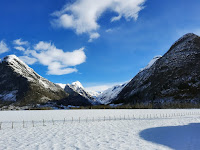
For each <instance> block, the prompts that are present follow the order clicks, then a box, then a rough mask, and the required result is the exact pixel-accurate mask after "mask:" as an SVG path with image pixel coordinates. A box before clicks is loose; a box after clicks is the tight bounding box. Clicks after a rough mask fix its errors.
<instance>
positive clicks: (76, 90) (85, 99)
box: [64, 81, 97, 105]
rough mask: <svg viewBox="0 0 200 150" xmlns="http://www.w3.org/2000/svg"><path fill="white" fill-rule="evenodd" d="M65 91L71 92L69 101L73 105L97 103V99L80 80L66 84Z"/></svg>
mask: <svg viewBox="0 0 200 150" xmlns="http://www.w3.org/2000/svg"><path fill="white" fill-rule="evenodd" d="M64 90H65V92H67V93H69V98H68V103H70V104H71V105H92V104H97V101H96V99H95V98H94V97H93V96H91V95H90V94H89V93H88V92H87V91H86V90H85V89H84V87H83V86H82V84H81V83H80V82H79V81H76V82H73V83H72V84H66V86H65V89H64Z"/></svg>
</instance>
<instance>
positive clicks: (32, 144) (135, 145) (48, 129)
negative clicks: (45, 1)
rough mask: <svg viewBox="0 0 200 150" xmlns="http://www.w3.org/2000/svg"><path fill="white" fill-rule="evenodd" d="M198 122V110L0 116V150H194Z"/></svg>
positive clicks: (4, 113)
mask: <svg viewBox="0 0 200 150" xmlns="http://www.w3.org/2000/svg"><path fill="white" fill-rule="evenodd" d="M133 115H134V118H133ZM104 116H105V121H104ZM109 116H110V120H109ZM124 116H125V119H124ZM72 117H73V121H72ZM79 117H80V122H79ZM93 117H94V120H93ZM114 117H115V118H116V120H115V119H114ZM64 118H65V122H64ZM120 118H121V119H120ZM43 119H44V125H45V126H43V121H42V120H43ZM52 119H53V121H52ZM23 120H24V128H23ZM32 120H34V127H33V125H32ZM28 121H30V122H28ZM199 121H200V110H199V109H185V110H178V109H175V110H173V109H171V110H170V109H168V110H166V109H165V110H150V109H148V110H131V109H126V110H124V109H120V110H116V109H113V110H49V111H1V112H0V122H2V124H1V130H0V150H5V149H12V150H18V149H37V150H46V149H55V150H60V149H67V150H74V149H81V150H87V149H117V150H124V149H134V150H141V149H142V150H155V149H159V150H168V149H177V150H179V149H180V150H186V149H190V150H196V149H199V147H200V135H199V131H200V123H199ZM12 122H13V129H12ZM53 123H54V125H53Z"/></svg>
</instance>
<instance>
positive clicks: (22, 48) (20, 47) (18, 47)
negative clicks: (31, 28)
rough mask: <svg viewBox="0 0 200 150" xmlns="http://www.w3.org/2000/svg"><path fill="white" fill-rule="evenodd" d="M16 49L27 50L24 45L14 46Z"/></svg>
mask: <svg viewBox="0 0 200 150" xmlns="http://www.w3.org/2000/svg"><path fill="white" fill-rule="evenodd" d="M14 48H15V49H16V50H19V51H25V48H24V47H22V46H15V47H14Z"/></svg>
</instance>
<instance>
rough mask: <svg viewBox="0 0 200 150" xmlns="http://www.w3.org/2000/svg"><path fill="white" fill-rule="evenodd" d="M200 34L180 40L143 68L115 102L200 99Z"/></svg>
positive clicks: (159, 102) (198, 100) (158, 101)
mask: <svg viewBox="0 0 200 150" xmlns="http://www.w3.org/2000/svg"><path fill="white" fill-rule="evenodd" d="M199 67H200V37H199V36H197V35H195V34H193V33H189V34H186V35H184V36H183V37H181V38H180V39H178V40H177V41H176V42H175V43H174V44H173V45H172V46H171V48H170V49H169V50H168V51H167V53H165V54H164V56H163V57H160V58H159V59H157V61H155V62H154V63H153V64H152V65H151V66H150V67H147V68H145V69H143V70H142V71H140V72H139V73H138V74H137V75H136V76H135V77H134V78H133V79H132V80H131V81H130V82H129V83H128V84H127V85H126V86H125V87H124V88H123V90H122V91H121V92H120V93H119V95H118V96H117V97H116V99H115V103H121V102H123V103H133V104H134V103H139V102H151V103H154V104H155V103H157V104H161V103H163V102H173V103H177V102H178V103H185V102H192V103H195V102H200V68H199Z"/></svg>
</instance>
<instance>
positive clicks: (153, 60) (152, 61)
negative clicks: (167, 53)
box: [140, 55, 162, 72]
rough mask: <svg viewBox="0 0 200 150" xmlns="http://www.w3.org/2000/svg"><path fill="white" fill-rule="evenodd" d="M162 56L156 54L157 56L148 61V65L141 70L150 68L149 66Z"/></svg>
mask: <svg viewBox="0 0 200 150" xmlns="http://www.w3.org/2000/svg"><path fill="white" fill-rule="evenodd" d="M161 57H162V56H161V55H158V56H155V57H154V58H153V59H152V60H151V61H150V62H149V63H148V65H147V66H146V67H144V68H142V69H141V70H140V72H141V71H143V70H146V69H149V68H150V67H151V66H152V65H153V64H154V63H155V62H156V61H157V60H158V59H160V58H161Z"/></svg>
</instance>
